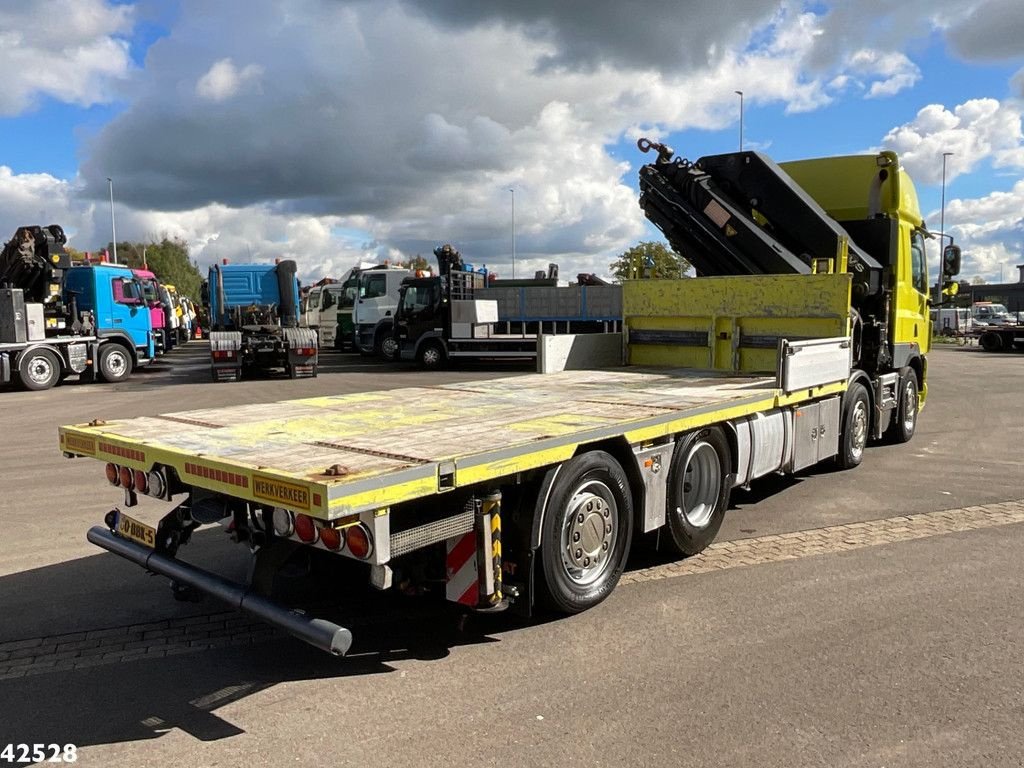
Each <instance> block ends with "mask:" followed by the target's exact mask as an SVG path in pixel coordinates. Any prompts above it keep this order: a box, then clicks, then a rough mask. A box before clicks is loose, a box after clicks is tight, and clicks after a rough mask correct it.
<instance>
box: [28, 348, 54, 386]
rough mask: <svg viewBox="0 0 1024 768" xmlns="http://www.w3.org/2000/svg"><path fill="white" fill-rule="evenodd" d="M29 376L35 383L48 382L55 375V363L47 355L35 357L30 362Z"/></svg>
mask: <svg viewBox="0 0 1024 768" xmlns="http://www.w3.org/2000/svg"><path fill="white" fill-rule="evenodd" d="M28 377H29V379H30V380H31V381H32V383H33V384H46V383H47V382H49V381H50V379H51V378H52V377H53V364H52V363H51V362H50V360H49V358H47V357H46V356H45V355H40V356H39V357H33V358H32V359H31V360H30V361H29V364H28Z"/></svg>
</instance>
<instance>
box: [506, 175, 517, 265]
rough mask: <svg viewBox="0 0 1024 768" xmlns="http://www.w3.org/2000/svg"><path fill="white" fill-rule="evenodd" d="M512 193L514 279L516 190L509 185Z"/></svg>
mask: <svg viewBox="0 0 1024 768" xmlns="http://www.w3.org/2000/svg"><path fill="white" fill-rule="evenodd" d="M508 191H509V192H511V193H512V279H513V280H515V279H516V190H515V188H513V187H509V190H508Z"/></svg>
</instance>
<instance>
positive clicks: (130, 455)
mask: <svg viewBox="0 0 1024 768" xmlns="http://www.w3.org/2000/svg"><path fill="white" fill-rule="evenodd" d="M841 387H842V385H836V384H831V385H825V386H822V387H816V388H814V391H813V393H812V392H809V391H806V390H805V391H804V392H803V394H802V397H803V398H807V397H808V396H812V395H813V396H814V397H820V396H822V395H824V394H829V393H831V392H833V391H836V389H837V388H841ZM800 399H801V397H794V396H787V395H785V393H784V392H783V391H782V390H781V389H779V388H778V387H777V386H776V381H775V378H774V377H765V376H749V375H740V376H737V375H735V374H732V375H729V374H723V373H718V372H710V371H708V372H703V371H693V370H670V369H650V368H634V367H629V368H618V369H610V370H602V371H565V372H561V373H556V374H544V375H541V374H534V375H526V376H519V377H511V378H502V379H496V380H491V381H486V382H472V383H462V384H448V385H442V386H436V387H413V388H405V389H397V390H391V391H386V392H368V393H363V394H351V395H338V396H328V397H315V398H306V399H299V400H287V401H281V402H277V403H269V404H259V405H240V406H231V407H226V408H216V409H203V410H194V411H181V412H177V413H169V414H164V415H162V416H156V417H143V418H135V419H130V420H125V421H110V422H106V423H96V424H93V425H88V424H86V425H75V426H67V427H62V428H61V430H60V441H61V447H62V450H64V451H65V452H66V453H69V454H75V455H88V456H93V457H95V458H98V459H101V460H107V461H110V462H115V463H117V464H119V465H127V466H129V467H132V468H135V469H143V470H148V469H150V468H151V467H152V466H153V464H154V463H159V464H163V465H167V466H171V467H174V468H175V470H176V471H177V473H178V476H179V477H180V478H181V480H182V481H183V482H185V483H188V484H190V485H194V486H199V487H205V488H208V489H210V490H214V491H222V492H229V493H231V494H233V495H235V496H238V497H241V498H246V499H249V500H252V501H255V502H263V503H268V504H272V505H275V506H282V507H285V508H287V509H291V510H292V511H299V512H305V513H307V514H310V515H312V516H314V517H319V518H322V519H336V518H339V517H342V516H345V515H350V514H352V513H357V512H362V511H366V510H369V509H375V508H381V507H387V506H388V505H391V504H396V503H399V502H402V501H408V500H410V499H415V498H419V497H423V496H429V495H433V494H436V493H438V492H443V491H445V490H447V489H450V488H455V487H461V486H467V485H472V484H475V483H480V482H484V481H487V480H489V479H494V478H498V477H507V476H509V475H511V474H514V473H516V472H521V471H526V470H529V469H533V468H537V467H541V466H544V465H547V464H551V463H552V462H557V461H561V460H565V459H566V458H568V457H571V456H572V455H573V453H574V452H575V450H576V448H577V447H578V446H579V445H580V444H584V443H592V442H596V441H599V440H602V439H607V438H610V437H616V436H620V435H625V436H626V437H627V439H628V440H630V442H636V441H638V440H648V439H655V438H658V437H660V436H662V435H668V434H672V433H677V432H679V431H681V430H684V429H692V428H694V427H698V426H701V425H702V424H710V423H714V422H716V421H721V420H723V419H728V418H736V417H739V416H743V415H746V414H749V413H755V412H759V411H764V410H768V409H771V408H774V407H777V406H778V405H780V404H783V403H789V402H793V401H798V400H800ZM169 426H173V427H174V428H173V429H168V427H169ZM156 436H159V437H156Z"/></svg>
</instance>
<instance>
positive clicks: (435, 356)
mask: <svg viewBox="0 0 1024 768" xmlns="http://www.w3.org/2000/svg"><path fill="white" fill-rule="evenodd" d="M444 361H445V354H444V347H442V346H441V342H439V341H425V342H423V344H422V345H420V349H419V352H417V353H416V362H417V363H419V366H420V368H424V369H426V370H428V371H432V370H436V369H438V368H440V367H441V366H442V365H443V364H444Z"/></svg>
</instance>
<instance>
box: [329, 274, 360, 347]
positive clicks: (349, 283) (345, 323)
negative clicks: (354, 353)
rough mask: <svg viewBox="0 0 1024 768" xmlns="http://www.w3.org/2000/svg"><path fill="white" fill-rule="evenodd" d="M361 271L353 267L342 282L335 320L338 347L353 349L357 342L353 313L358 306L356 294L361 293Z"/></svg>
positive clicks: (335, 342)
mask: <svg viewBox="0 0 1024 768" xmlns="http://www.w3.org/2000/svg"><path fill="white" fill-rule="evenodd" d="M359 273H360V269H358V268H353V269H352V270H351V271H350V272H349V275H348V277H347V278H346V279H345V280H343V281H342V283H341V291H340V293H339V294H338V312H337V316H336V322H335V325H336V332H335V336H334V346H335V348H336V349H341V350H344V349H351V348H352V347H353V346H355V343H356V331H355V322H354V320H353V313H354V311H355V306H356V296H357V295H358V293H359Z"/></svg>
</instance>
